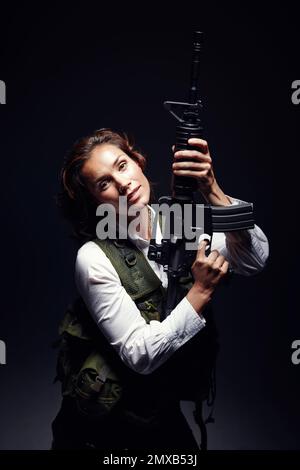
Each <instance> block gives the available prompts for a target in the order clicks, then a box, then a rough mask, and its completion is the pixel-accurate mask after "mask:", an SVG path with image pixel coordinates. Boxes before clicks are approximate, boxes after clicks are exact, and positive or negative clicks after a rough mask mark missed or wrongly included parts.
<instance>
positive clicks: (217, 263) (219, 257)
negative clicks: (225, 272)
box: [214, 255, 225, 268]
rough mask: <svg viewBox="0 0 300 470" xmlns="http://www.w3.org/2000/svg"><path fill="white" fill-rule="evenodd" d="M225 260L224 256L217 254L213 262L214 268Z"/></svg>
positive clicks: (219, 266) (218, 266)
mask: <svg viewBox="0 0 300 470" xmlns="http://www.w3.org/2000/svg"><path fill="white" fill-rule="evenodd" d="M224 262H225V258H224V256H223V255H220V256H218V258H217V259H216V261H215V262H214V268H221V267H222V266H223V264H224Z"/></svg>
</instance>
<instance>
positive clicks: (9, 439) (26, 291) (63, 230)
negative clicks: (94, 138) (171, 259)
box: [0, 1, 300, 449]
mask: <svg viewBox="0 0 300 470" xmlns="http://www.w3.org/2000/svg"><path fill="white" fill-rule="evenodd" d="M187 7H188V9H187V8H186V10H184V8H183V6H182V11H178V12H176V13H174V12H173V11H170V12H169V13H168V14H163V13H162V12H161V11H160V9H159V8H158V6H154V5H152V6H151V7H150V5H148V6H146V5H144V6H143V10H141V9H139V8H138V7H136V8H135V9H134V8H129V7H128V6H124V7H123V8H122V9H120V7H118V6H117V5H115V7H114V6H112V7H111V8H108V7H107V6H106V7H105V6H104V5H103V4H98V6H95V5H91V4H79V5H78V6H74V5H73V6H72V8H70V9H68V8H67V7H66V6H65V7H63V6H61V5H60V6H57V5H56V6H55V5H54V4H51V5H49V4H48V5H47V6H43V9H37V8H33V7H30V8H29V7H28V5H25V4H24V6H19V7H17V6H16V7H14V8H10V9H8V8H7V9H6V10H4V11H2V13H3V14H1V16H2V20H1V23H2V27H1V33H0V34H1V43H0V50H1V62H0V79H1V80H4V81H5V83H6V87H7V104H6V105H4V106H1V107H0V120H1V127H0V149H1V150H0V151H1V170H2V171H1V173H2V178H1V190H2V198H1V199H2V205H1V221H2V230H1V235H2V243H1V248H2V249H1V255H2V256H1V267H2V269H1V271H2V276H1V286H2V299H1V304H2V308H1V317H0V339H1V340H3V341H5V343H6V347H7V364H6V365H0V381H1V387H0V414H1V420H0V449H47V448H49V446H50V442H51V433H50V423H51V420H52V419H53V417H54V416H55V413H56V412H57V410H58V407H59V402H60V396H59V386H58V385H53V384H52V380H53V377H54V375H55V370H54V369H55V352H54V351H53V350H52V349H51V343H52V342H53V341H54V340H55V339H56V335H57V333H56V332H57V324H58V321H59V319H60V317H61V315H62V313H63V311H64V308H65V306H66V304H67V303H68V302H69V300H70V299H72V296H73V295H74V292H75V291H74V289H75V288H74V282H73V267H74V258H75V255H76V246H75V245H73V244H72V242H70V240H69V239H68V227H67V225H66V224H65V223H64V222H63V221H62V220H61V219H60V217H59V214H58V212H57V209H56V207H55V202H54V195H55V193H56V191H57V190H58V173H59V169H60V165H61V161H62V158H63V155H64V153H65V152H66V150H67V149H68V148H69V147H70V146H71V144H72V143H73V141H74V140H75V139H77V138H78V137H80V136H83V135H85V134H87V133H89V132H90V131H92V130H94V129H96V128H100V127H112V128H114V129H119V130H125V131H127V132H128V133H129V134H131V135H133V136H134V137H135V140H136V142H137V144H138V147H139V148H140V149H141V150H142V151H143V152H144V153H145V154H146V155H147V156H148V168H147V175H148V176H149V177H150V179H151V180H152V181H155V182H156V183H157V189H156V195H157V196H159V195H162V194H167V193H169V181H170V177H169V175H170V165H171V152H170V149H171V145H172V143H173V140H174V129H175V123H174V122H173V121H172V119H171V117H169V115H168V114H167V113H166V111H165V110H164V109H163V106H162V103H163V101H164V100H166V99H170V100H184V99H185V98H186V91H187V87H188V83H189V67H190V59H191V38H192V31H193V29H194V27H200V29H202V30H203V31H204V32H205V48H204V51H203V61H202V71H201V80H200V89H201V96H202V98H203V102H204V107H205V108H204V122H205V127H206V136H207V139H208V142H209V145H210V150H211V154H212V157H213V160H214V166H215V169H216V174H217V178H218V181H219V183H220V185H221V187H222V188H223V189H224V191H225V192H226V193H227V194H230V195H232V196H235V197H238V198H241V199H243V200H247V201H252V202H254V204H255V210H256V220H257V223H258V225H260V226H261V227H262V228H263V230H264V231H265V233H266V234H267V236H268V238H269V241H270V259H269V263H268V266H267V267H266V269H265V270H264V272H262V273H260V274H259V275H257V276H254V277H251V278H244V277H236V278H235V279H233V280H232V282H231V284H230V285H229V286H227V287H221V288H220V289H219V291H218V292H217V293H216V296H215V300H214V305H215V312H216V319H217V323H218V326H219V331H220V335H221V354H220V358H219V362H218V386H217V400H216V408H215V419H216V423H215V424H214V425H210V426H209V428H208V432H209V436H208V437H209V448H210V449H299V430H298V426H297V425H298V421H299V419H300V411H299V407H298V396H299V393H300V385H299V377H300V365H299V366H296V365H293V364H292V362H291V352H292V350H291V343H292V341H293V340H295V339H299V338H300V321H299V314H298V310H299V309H298V302H297V301H298V295H297V281H298V272H297V271H298V269H297V264H298V259H299V253H298V247H297V232H296V230H294V225H295V217H296V216H297V212H298V211H297V207H298V206H297V193H298V181H297V180H298V178H297V172H296V163H297V157H298V153H299V144H298V142H297V137H298V135H297V127H296V126H297V124H298V123H299V115H300V105H299V106H296V105H293V104H292V101H291V94H292V91H291V83H292V82H293V81H294V80H296V79H300V71H299V62H298V55H299V54H298V51H297V48H298V44H297V41H298V40H299V33H298V25H297V14H296V12H295V11H294V10H293V7H292V6H288V5H287V4H285V6H284V5H283V4H274V5H273V6H272V7H269V8H267V7H266V9H265V10H264V11H263V10H262V7H261V6H259V7H258V6H256V7H255V6H254V5H253V4H252V6H251V8H250V7H246V6H243V7H242V6H240V7H237V6H235V7H233V6H228V5H227V4H226V6H225V4H224V6H217V5H216V4H211V6H210V7H208V6H207V5H206V2H202V1H199V2H197V4H196V6H195V5H194V4H193V3H191V4H190V5H187ZM40 8H41V7H40ZM140 8H141V7H140ZM292 216H294V219H292ZM183 409H184V412H185V413H186V416H187V418H188V419H189V420H190V417H191V409H192V405H191V404H189V403H184V404H183ZM190 422H191V425H192V426H193V423H192V421H191V420H190ZM195 432H196V433H197V431H196V430H195ZM197 437H198V435H197Z"/></svg>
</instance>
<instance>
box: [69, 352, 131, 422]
mask: <svg viewBox="0 0 300 470" xmlns="http://www.w3.org/2000/svg"><path fill="white" fill-rule="evenodd" d="M73 390H74V394H75V399H76V403H77V407H78V411H79V412H80V413H81V414H83V415H84V416H86V417H88V418H90V419H99V418H101V417H103V416H105V415H107V414H108V413H109V412H110V411H111V410H112V408H114V406H115V405H116V404H117V403H118V402H119V400H120V398H121V396H122V387H121V384H120V381H119V379H118V377H117V376H116V374H115V373H114V372H113V371H112V369H111V368H110V366H109V364H108V363H107V362H106V361H105V359H104V357H103V356H102V355H101V354H100V353H99V352H98V351H96V350H95V351H93V352H92V353H91V354H90V355H89V356H88V357H87V359H86V360H85V362H84V363H83V365H82V367H81V369H80V371H79V373H78V375H77V377H76V379H75V383H74V389H73Z"/></svg>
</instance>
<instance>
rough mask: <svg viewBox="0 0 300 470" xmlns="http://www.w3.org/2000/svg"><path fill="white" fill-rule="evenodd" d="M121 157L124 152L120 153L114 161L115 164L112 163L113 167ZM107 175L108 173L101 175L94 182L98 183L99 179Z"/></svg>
mask: <svg viewBox="0 0 300 470" xmlns="http://www.w3.org/2000/svg"><path fill="white" fill-rule="evenodd" d="M121 157H124V154H123V153H121V154H120V155H118V156H117V158H116V159H115V161H114V162H113V164H112V167H114V166H116V165H117V163H118V161H119V159H120V158H121ZM105 176H106V175H102V176H99V177H98V178H97V179H96V180H95V181H94V184H96V183H98V182H99V181H101V180H102V179H103V178H105Z"/></svg>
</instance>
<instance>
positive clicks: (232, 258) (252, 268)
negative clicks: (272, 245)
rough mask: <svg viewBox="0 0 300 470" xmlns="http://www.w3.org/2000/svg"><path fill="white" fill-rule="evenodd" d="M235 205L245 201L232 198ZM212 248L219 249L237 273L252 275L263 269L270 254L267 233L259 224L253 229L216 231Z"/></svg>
mask: <svg viewBox="0 0 300 470" xmlns="http://www.w3.org/2000/svg"><path fill="white" fill-rule="evenodd" d="M230 199H231V201H232V204H233V205H237V204H241V203H243V202H244V201H241V200H239V199H235V198H230ZM211 248H212V250H218V251H219V252H220V254H222V255H223V256H224V257H225V258H226V259H227V261H228V262H229V264H230V267H231V269H233V271H234V272H235V273H237V274H241V275H244V276H251V275H252V274H256V273H258V272H259V271H261V270H262V269H263V268H264V267H265V265H266V262H267V259H268V256H269V243H268V239H267V237H266V235H265V234H264V232H263V231H262V230H261V228H260V227H258V226H257V225H255V226H254V228H253V229H249V230H242V231H238V232H226V233H214V234H213V238H212V244H211Z"/></svg>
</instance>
